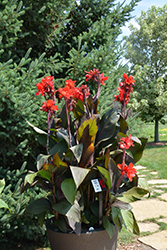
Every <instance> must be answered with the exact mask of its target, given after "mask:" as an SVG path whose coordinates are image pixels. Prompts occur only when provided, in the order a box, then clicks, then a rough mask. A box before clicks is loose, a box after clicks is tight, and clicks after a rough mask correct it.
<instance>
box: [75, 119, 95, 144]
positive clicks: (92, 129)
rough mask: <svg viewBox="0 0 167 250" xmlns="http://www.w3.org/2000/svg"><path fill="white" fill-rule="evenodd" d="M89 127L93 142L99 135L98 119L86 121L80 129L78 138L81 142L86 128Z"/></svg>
mask: <svg viewBox="0 0 167 250" xmlns="http://www.w3.org/2000/svg"><path fill="white" fill-rule="evenodd" d="M87 126H88V128H89V129H88V131H89V138H90V141H91V142H93V140H94V138H95V135H96V133H97V125H96V118H95V117H93V118H91V119H89V120H85V121H84V122H83V123H82V124H81V126H80V127H79V128H78V133H77V138H78V141H79V142H80V141H81V138H82V137H83V136H84V131H85V128H86V127H87Z"/></svg>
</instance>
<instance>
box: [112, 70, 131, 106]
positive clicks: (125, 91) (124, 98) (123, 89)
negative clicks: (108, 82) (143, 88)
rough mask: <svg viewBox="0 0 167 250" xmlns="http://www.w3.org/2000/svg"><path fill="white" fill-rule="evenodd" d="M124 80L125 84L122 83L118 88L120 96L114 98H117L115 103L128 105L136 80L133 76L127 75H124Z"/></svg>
mask: <svg viewBox="0 0 167 250" xmlns="http://www.w3.org/2000/svg"><path fill="white" fill-rule="evenodd" d="M123 78H124V80H123V82H120V84H119V87H118V88H117V89H118V90H119V95H115V96H114V97H115V98H116V99H115V101H119V102H120V103H121V104H122V105H125V104H126V105H127V104H128V103H129V100H130V93H132V91H133V88H132V85H134V82H135V80H134V79H133V76H129V77H128V76H127V75H126V74H125V73H124V74H123Z"/></svg>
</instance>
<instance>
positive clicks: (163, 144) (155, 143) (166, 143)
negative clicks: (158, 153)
mask: <svg viewBox="0 0 167 250" xmlns="http://www.w3.org/2000/svg"><path fill="white" fill-rule="evenodd" d="M165 145H167V141H159V142H148V143H147V146H153V147H156V146H165Z"/></svg>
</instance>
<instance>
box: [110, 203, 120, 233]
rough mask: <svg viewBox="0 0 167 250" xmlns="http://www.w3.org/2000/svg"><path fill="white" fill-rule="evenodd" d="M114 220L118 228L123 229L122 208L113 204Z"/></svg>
mask: <svg viewBox="0 0 167 250" xmlns="http://www.w3.org/2000/svg"><path fill="white" fill-rule="evenodd" d="M112 220H113V222H114V224H115V225H116V226H117V227H118V228H120V229H122V221H121V215H120V209H119V208H117V207H114V206H112Z"/></svg>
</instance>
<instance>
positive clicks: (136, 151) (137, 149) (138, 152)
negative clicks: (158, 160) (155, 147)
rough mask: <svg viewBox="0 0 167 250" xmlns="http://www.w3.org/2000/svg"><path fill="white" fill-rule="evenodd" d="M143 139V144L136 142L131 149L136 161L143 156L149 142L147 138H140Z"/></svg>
mask: <svg viewBox="0 0 167 250" xmlns="http://www.w3.org/2000/svg"><path fill="white" fill-rule="evenodd" d="M139 139H140V141H141V144H139V143H136V142H134V145H135V146H134V147H130V148H129V150H130V152H131V153H132V155H133V159H134V162H135V163H136V162H138V161H139V160H140V158H141V157H142V154H143V151H144V149H145V146H146V144H147V139H146V138H139Z"/></svg>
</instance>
